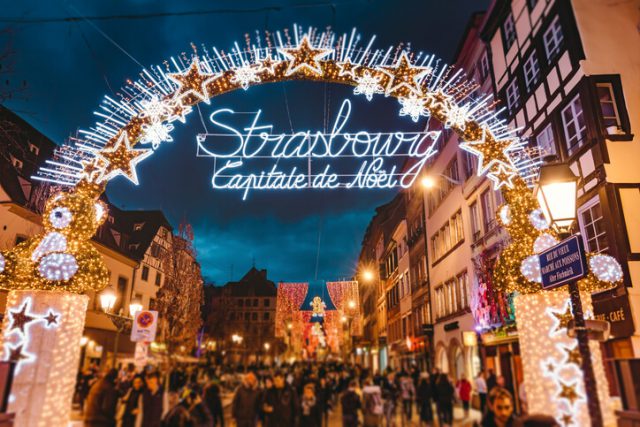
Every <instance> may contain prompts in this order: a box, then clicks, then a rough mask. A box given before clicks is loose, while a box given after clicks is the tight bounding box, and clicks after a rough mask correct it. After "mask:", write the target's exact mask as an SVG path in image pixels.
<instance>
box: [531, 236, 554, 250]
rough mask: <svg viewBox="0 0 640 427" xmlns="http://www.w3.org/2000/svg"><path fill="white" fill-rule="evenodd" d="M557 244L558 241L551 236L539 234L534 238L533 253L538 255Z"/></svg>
mask: <svg viewBox="0 0 640 427" xmlns="http://www.w3.org/2000/svg"><path fill="white" fill-rule="evenodd" d="M558 243H559V242H558V239H556V238H555V237H554V236H552V235H551V234H549V233H544V234H541V235H539V236H538V237H537V238H536V241H535V242H533V252H534V253H536V254H539V253H540V252H543V251H546V250H547V249H549V248H550V247H552V246H554V245H556V244H558Z"/></svg>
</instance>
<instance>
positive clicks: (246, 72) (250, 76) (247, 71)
mask: <svg viewBox="0 0 640 427" xmlns="http://www.w3.org/2000/svg"><path fill="white" fill-rule="evenodd" d="M260 71H261V70H260V68H256V67H253V66H251V65H243V66H242V67H239V68H236V69H235V70H233V77H231V80H230V82H231V83H235V84H239V85H240V87H242V89H244V90H247V89H249V85H250V84H251V83H260V77H258V74H259V73H260Z"/></svg>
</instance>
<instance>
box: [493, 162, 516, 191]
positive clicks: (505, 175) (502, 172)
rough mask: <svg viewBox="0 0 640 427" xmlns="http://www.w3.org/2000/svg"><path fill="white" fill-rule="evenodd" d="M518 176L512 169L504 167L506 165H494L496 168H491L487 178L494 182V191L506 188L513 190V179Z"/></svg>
mask: <svg viewBox="0 0 640 427" xmlns="http://www.w3.org/2000/svg"><path fill="white" fill-rule="evenodd" d="M516 176H518V174H517V172H516V171H515V170H513V169H511V168H510V167H507V166H505V165H504V163H502V162H500V163H494V167H492V168H491V172H489V173H488V174H487V178H489V179H490V180H491V181H493V189H494V190H499V189H500V188H502V187H504V186H506V187H507V188H513V179H514V178H515V177H516Z"/></svg>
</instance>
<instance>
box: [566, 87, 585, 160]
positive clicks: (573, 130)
mask: <svg viewBox="0 0 640 427" xmlns="http://www.w3.org/2000/svg"><path fill="white" fill-rule="evenodd" d="M562 127H563V129H564V136H565V140H566V142H567V150H568V151H569V154H571V153H572V152H573V151H575V150H576V149H578V148H579V147H580V146H581V145H582V144H584V139H585V137H586V136H587V126H586V124H585V122H584V114H583V112H582V103H581V102H580V95H576V96H575V98H573V100H572V101H571V102H570V103H569V105H567V106H566V107H564V109H563V110H562Z"/></svg>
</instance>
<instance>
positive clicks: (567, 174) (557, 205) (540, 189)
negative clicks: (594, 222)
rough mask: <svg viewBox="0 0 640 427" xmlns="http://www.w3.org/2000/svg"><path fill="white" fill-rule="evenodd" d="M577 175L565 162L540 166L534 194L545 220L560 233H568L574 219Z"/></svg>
mask: <svg viewBox="0 0 640 427" xmlns="http://www.w3.org/2000/svg"><path fill="white" fill-rule="evenodd" d="M577 192H578V177H577V176H575V175H574V174H573V172H572V171H571V168H569V165H568V164H566V163H550V164H545V165H542V166H541V167H540V175H539V177H538V184H537V187H536V189H535V196H536V198H537V199H538V203H540V207H541V208H542V213H543V214H544V217H545V218H546V220H547V222H548V223H549V224H550V225H551V226H552V227H553V228H555V229H556V231H558V232H559V233H561V234H565V235H567V234H569V233H570V230H571V226H572V224H573V222H574V221H575V219H576V199H577V197H576V196H577Z"/></svg>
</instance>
